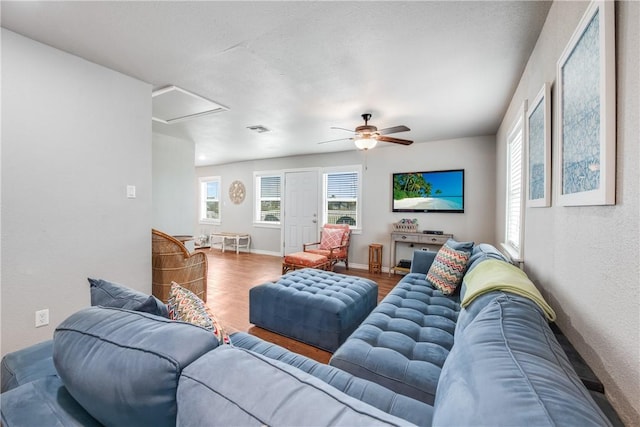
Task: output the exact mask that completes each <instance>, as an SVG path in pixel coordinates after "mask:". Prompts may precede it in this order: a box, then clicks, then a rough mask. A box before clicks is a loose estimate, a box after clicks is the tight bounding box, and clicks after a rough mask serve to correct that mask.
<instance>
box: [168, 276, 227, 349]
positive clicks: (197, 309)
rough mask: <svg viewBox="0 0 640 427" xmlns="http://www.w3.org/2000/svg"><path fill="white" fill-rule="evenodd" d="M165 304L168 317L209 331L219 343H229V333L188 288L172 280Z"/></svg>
mask: <svg viewBox="0 0 640 427" xmlns="http://www.w3.org/2000/svg"><path fill="white" fill-rule="evenodd" d="M167 306H168V307H169V319H171V320H179V321H181V322H188V323H191V324H194V325H197V326H201V327H203V328H205V329H207V330H209V331H211V332H212V333H213V335H215V337H216V338H217V339H218V341H219V342H220V344H230V343H231V340H229V335H227V333H226V332H225V331H224V329H223V328H222V325H221V324H220V322H219V321H218V320H217V319H216V318H215V316H214V315H213V314H212V313H211V312H210V311H209V310H208V309H207V306H206V304H205V303H204V301H202V300H201V299H200V298H198V296H197V295H196V294H194V293H193V292H191V291H190V290H189V289H185V288H183V287H182V286H180V285H178V284H177V283H175V282H172V283H171V291H170V292H169V299H168V300H167Z"/></svg>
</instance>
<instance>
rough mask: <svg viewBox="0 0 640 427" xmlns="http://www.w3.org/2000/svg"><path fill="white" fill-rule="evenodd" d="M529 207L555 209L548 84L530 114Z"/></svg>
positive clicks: (534, 102)
mask: <svg viewBox="0 0 640 427" xmlns="http://www.w3.org/2000/svg"><path fill="white" fill-rule="evenodd" d="M526 129H527V151H526V154H527V183H528V186H527V207H530V208H540V207H548V206H551V85H550V84H549V83H545V84H544V86H543V87H542V89H540V92H538V95H536V97H535V99H534V100H533V102H532V103H531V108H530V109H529V112H528V113H527V126H526Z"/></svg>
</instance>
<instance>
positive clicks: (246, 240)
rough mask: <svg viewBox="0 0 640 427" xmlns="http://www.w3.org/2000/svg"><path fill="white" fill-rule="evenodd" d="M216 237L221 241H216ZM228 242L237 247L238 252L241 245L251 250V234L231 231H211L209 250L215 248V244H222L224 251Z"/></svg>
mask: <svg viewBox="0 0 640 427" xmlns="http://www.w3.org/2000/svg"><path fill="white" fill-rule="evenodd" d="M214 238H218V239H220V241H218V242H214V240H213V239H214ZM228 242H231V243H228ZM228 244H231V245H232V246H234V247H235V248H236V253H240V248H241V247H243V248H245V249H247V250H249V246H250V245H251V236H250V235H249V234H247V233H229V232H218V233H211V235H210V236H209V245H210V246H209V250H211V249H213V245H220V246H221V247H222V252H224V251H225V249H226V247H227V245H228Z"/></svg>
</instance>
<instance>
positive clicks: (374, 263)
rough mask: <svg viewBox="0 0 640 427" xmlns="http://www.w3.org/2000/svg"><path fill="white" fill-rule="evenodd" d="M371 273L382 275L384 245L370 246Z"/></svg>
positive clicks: (374, 244)
mask: <svg viewBox="0 0 640 427" xmlns="http://www.w3.org/2000/svg"><path fill="white" fill-rule="evenodd" d="M369 273H382V245H381V244H379V243H372V244H370V245H369Z"/></svg>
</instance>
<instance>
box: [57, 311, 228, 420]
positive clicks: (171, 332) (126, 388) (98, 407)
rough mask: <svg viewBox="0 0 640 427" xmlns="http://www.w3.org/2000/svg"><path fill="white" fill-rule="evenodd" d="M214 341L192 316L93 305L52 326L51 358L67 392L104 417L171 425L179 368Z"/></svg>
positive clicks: (86, 407) (103, 418)
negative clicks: (175, 317)
mask: <svg viewBox="0 0 640 427" xmlns="http://www.w3.org/2000/svg"><path fill="white" fill-rule="evenodd" d="M216 346H218V340H217V339H216V338H215V337H214V336H213V335H212V334H211V333H210V332H209V331H207V330H206V329H203V328H200V327H198V326H194V325H192V324H189V323H182V322H174V321H171V320H169V319H166V318H164V317H160V316H154V315H152V314H148V313H142V312H137V311H129V310H123V309H117V308H105V307H90V308H87V309H84V310H81V311H79V312H77V313H75V314H73V315H71V316H70V317H69V318H67V319H66V320H64V321H63V322H62V323H61V324H60V326H58V328H56V330H55V333H54V338H53V361H54V364H55V367H56V370H57V371H58V375H59V376H60V378H61V379H62V381H63V383H64V385H65V387H66V388H67V389H68V390H69V393H70V394H71V395H72V396H73V397H74V399H76V400H77V401H78V403H80V405H82V407H83V408H84V409H86V410H87V412H89V413H90V414H91V415H92V416H93V417H94V418H96V419H97V420H98V421H100V422H101V423H103V424H106V425H122V426H125V425H136V424H137V425H139V424H141V423H143V424H145V425H153V426H170V425H174V424H175V422H176V388H177V386H178V378H179V376H180V373H181V372H182V370H183V369H184V368H185V367H186V366H188V365H189V364H190V363H191V362H193V361H194V360H196V359H198V358H199V357H200V356H202V355H203V354H204V353H206V352H207V351H209V350H212V349H214V348H216Z"/></svg>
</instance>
